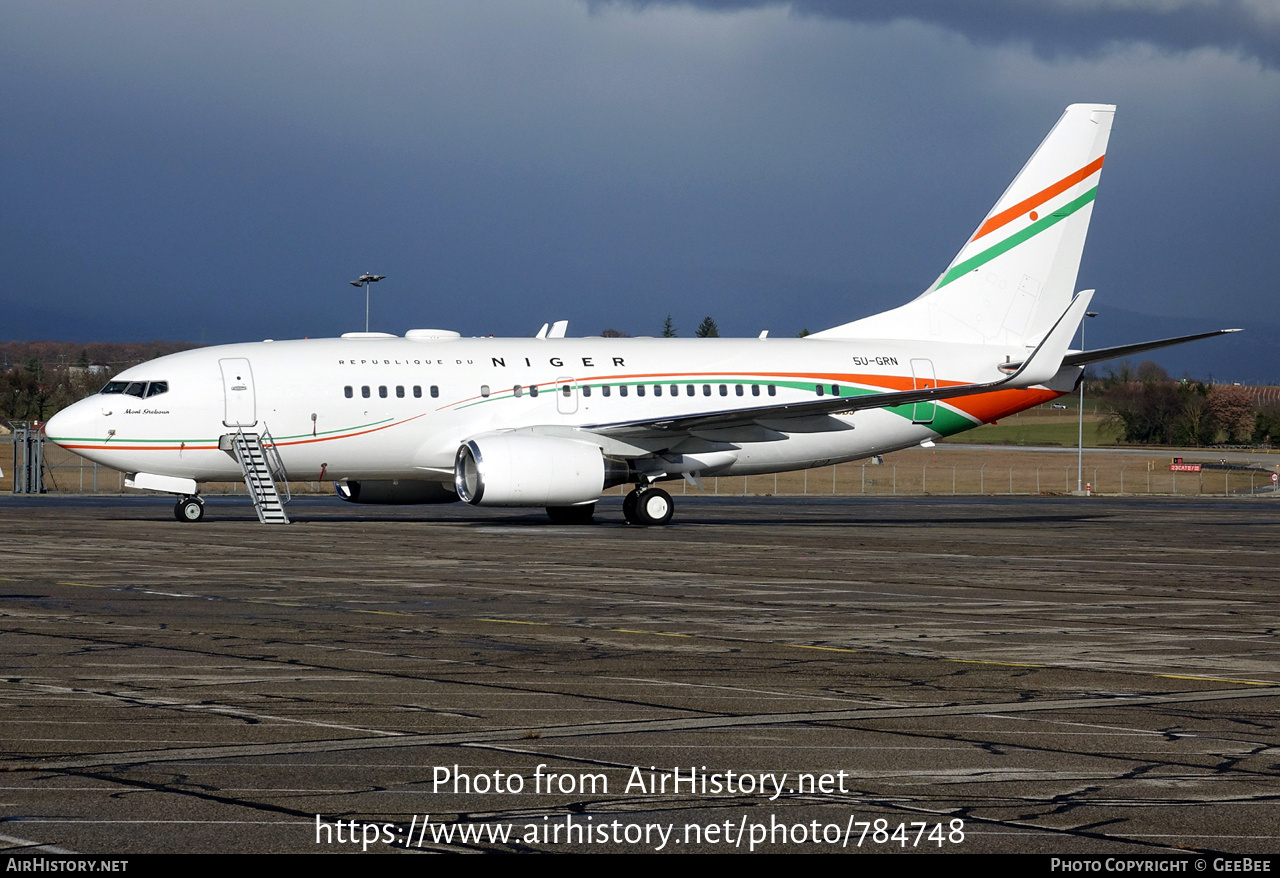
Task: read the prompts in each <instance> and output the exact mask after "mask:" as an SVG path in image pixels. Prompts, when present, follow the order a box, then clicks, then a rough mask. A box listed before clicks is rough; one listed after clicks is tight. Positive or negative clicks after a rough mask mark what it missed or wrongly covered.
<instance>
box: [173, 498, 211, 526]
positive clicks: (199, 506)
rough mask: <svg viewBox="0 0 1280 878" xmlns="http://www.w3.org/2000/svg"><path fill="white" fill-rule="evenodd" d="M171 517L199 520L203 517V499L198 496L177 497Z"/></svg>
mask: <svg viewBox="0 0 1280 878" xmlns="http://www.w3.org/2000/svg"><path fill="white" fill-rule="evenodd" d="M173 517H174V518H176V519H178V521H199V520H200V519H202V518H204V501H203V500H201V499H200V498H199V497H179V498H178V504H177V505H176V506H174V507H173Z"/></svg>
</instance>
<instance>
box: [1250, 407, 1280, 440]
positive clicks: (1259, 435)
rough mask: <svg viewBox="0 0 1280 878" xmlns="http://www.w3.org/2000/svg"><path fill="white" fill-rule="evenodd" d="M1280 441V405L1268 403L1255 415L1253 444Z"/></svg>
mask: <svg viewBox="0 0 1280 878" xmlns="http://www.w3.org/2000/svg"><path fill="white" fill-rule="evenodd" d="M1278 442H1280V405H1277V404H1276V403H1274V402H1272V403H1267V404H1266V405H1264V406H1262V407H1261V408H1259V409H1258V411H1257V412H1256V413H1255V414H1254V416H1253V444H1254V445H1275V444H1276V443H1278Z"/></svg>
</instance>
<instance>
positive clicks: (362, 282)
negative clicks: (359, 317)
mask: <svg viewBox="0 0 1280 878" xmlns="http://www.w3.org/2000/svg"><path fill="white" fill-rule="evenodd" d="M384 277H386V275H385V274H372V273H370V272H367V271H366V272H365V273H364V274H362V275H360V276H359V277H358V278H356V279H355V280H353V281H351V285H352V286H353V287H364V331H365V332H368V331H369V284H373V283H377V282H378V281H380V280H382V279H383V278H384Z"/></svg>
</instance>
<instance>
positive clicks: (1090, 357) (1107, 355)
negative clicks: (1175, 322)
mask: <svg viewBox="0 0 1280 878" xmlns="http://www.w3.org/2000/svg"><path fill="white" fill-rule="evenodd" d="M1233 332H1244V330H1243V329H1215V330H1214V331H1213V332H1199V333H1196V334H1195V335H1180V336H1178V337H1177V338H1162V339H1160V340H1159V341H1142V342H1138V343H1137V344H1122V345H1116V346H1115V347H1110V348H1098V349H1097V350H1092V351H1080V352H1079V353H1076V354H1067V356H1066V357H1065V358H1064V359H1063V361H1062V365H1064V366H1087V365H1089V364H1090V363H1102V362H1105V361H1107V360H1114V359H1116V358H1117V357H1127V356H1129V355H1131V354H1141V353H1145V352H1146V351H1154V350H1157V349H1158V348H1168V347H1173V346H1174V345H1176V344H1183V343H1184V342H1188V341H1199V340H1200V339H1202V338H1213V337H1214V336H1217V335H1229V334H1230V333H1233Z"/></svg>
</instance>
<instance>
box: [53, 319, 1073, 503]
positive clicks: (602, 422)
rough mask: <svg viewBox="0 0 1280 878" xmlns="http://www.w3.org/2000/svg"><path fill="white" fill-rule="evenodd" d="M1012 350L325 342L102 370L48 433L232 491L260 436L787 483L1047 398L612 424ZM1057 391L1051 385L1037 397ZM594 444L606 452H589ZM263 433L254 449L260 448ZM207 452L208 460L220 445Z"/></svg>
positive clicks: (878, 385) (981, 372) (434, 473)
mask: <svg viewBox="0 0 1280 878" xmlns="http://www.w3.org/2000/svg"><path fill="white" fill-rule="evenodd" d="M1025 354H1026V349H1025V348H1021V347H1017V348H1015V347H1011V348H1009V349H1008V350H1005V349H1004V348H1002V347H998V346H992V345H968V344H938V343H930V344H927V345H926V344H924V343H922V342H912V341H902V340H885V341H874V340H835V339H831V340H827V339H612V338H608V339H606V338H578V339H510V338H506V339H498V338H477V339H463V338H458V337H456V336H451V335H444V336H438V335H437V336H427V337H419V338H398V337H390V336H388V337H379V338H365V337H360V338H341V339H308V340H297V341H274V342H258V343H252V344H237V345H225V346H219V347H212V348H201V349H197V350H191V351H185V352H182V353H179V354H173V355H170V356H167V357H162V358H160V359H157V360H153V361H151V362H148V363H144V364H142V365H139V366H135V367H133V368H130V369H127V370H125V371H124V372H121V373H120V374H119V375H117V376H115V378H114V379H113V380H112V384H111V385H108V388H107V389H109V390H114V391H115V392H109V393H106V392H104V393H99V394H96V395H94V396H91V397H88V398H86V399H84V400H82V401H80V402H78V403H76V404H75V405H73V406H70V407H69V408H67V409H65V410H64V411H63V412H61V413H59V414H58V415H56V416H55V417H54V418H53V419H51V420H50V421H49V423H48V425H47V427H46V431H47V434H48V436H49V438H50V439H51V440H53V441H54V442H56V443H57V444H59V445H61V446H63V447H65V448H68V449H70V450H72V451H75V452H76V453H78V454H80V455H82V456H84V457H86V458H89V459H91V460H94V461H97V462H99V463H102V464H104V465H107V466H111V467H113V468H116V469H119V470H123V471H125V472H130V473H135V472H143V473H156V474H161V475H167V476H175V477H180V478H190V479H194V480H196V481H208V480H224V479H235V478H239V477H240V474H241V471H240V468H239V466H238V464H237V462H236V460H235V459H234V458H233V457H232V455H230V454H229V453H228V451H227V443H226V440H225V439H224V438H223V437H225V436H226V435H227V434H228V433H234V432H235V431H236V430H238V429H245V430H250V429H252V430H253V431H255V432H259V433H263V434H265V435H269V437H270V438H269V440H268V441H269V442H271V443H274V445H275V447H276V448H277V450H278V451H279V453H280V456H281V459H282V460H283V462H284V464H285V467H286V468H287V470H288V472H289V475H290V477H291V478H295V479H306V480H315V479H321V478H323V479H333V480H342V479H423V480H433V481H439V482H446V483H447V482H451V481H452V479H453V469H454V461H455V457H456V455H457V452H458V448H459V445H460V443H462V442H464V441H466V440H467V439H468V438H469V437H473V436H476V435H479V434H486V433H491V432H495V431H521V430H537V431H541V432H544V433H545V432H552V433H557V432H558V433H560V434H563V435H571V436H585V437H589V441H597V442H598V443H599V444H601V446H602V450H603V453H604V454H605V455H607V456H608V455H613V456H616V457H621V458H627V459H632V460H636V459H641V458H644V457H645V456H652V455H670V454H672V453H677V454H679V453H683V454H688V455H694V456H695V457H696V456H698V455H701V458H699V460H700V461H701V463H700V465H699V471H700V472H702V473H705V474H715V475H745V474H756V473H766V472H777V471H782V470H789V469H800V468H805V467H809V466H815V465H825V464H828V463H832V462H836V461H847V460H854V459H858V458H861V457H867V456H869V455H873V454H878V453H883V452H887V451H891V450H895V449H898V448H903V447H908V446H911V445H915V444H918V443H920V442H924V441H927V440H931V439H936V438H938V437H940V436H947V435H952V434H954V433H958V432H961V431H963V430H967V429H970V428H972V427H975V426H978V425H979V424H982V423H986V422H989V421H992V420H995V419H997V418H1000V417H1004V416H1006V415H1008V414H1011V413H1013V412H1017V411H1021V410H1023V409H1026V408H1029V407H1031V406H1034V405H1038V404H1040V403H1042V402H1045V401H1047V400H1049V399H1053V398H1055V397H1057V396H1059V395H1061V394H1062V393H1063V392H1065V391H1066V390H1069V389H1070V386H1071V385H1072V384H1073V383H1074V380H1075V373H1077V372H1078V370H1069V371H1070V372H1071V374H1064V375H1062V376H1059V378H1060V380H1055V381H1054V382H1051V385H1050V387H1034V388H1030V389H1023V390H1002V391H999V392H993V393H987V394H982V395H977V396H968V397H963V398H958V399H954V400H944V401H938V402H928V403H917V404H913V405H903V406H896V407H892V408H884V409H868V410H864V411H859V412H857V413H854V414H850V415H835V416H831V415H823V416H821V417H816V418H808V419H791V420H787V421H779V422H778V423H776V424H775V423H770V422H768V421H767V419H766V421H765V422H763V423H762V424H761V425H757V426H754V427H751V428H747V427H735V428H731V429H726V430H704V431H696V430H695V431H691V432H690V433H688V434H681V435H679V436H676V437H670V436H644V435H637V436H628V437H626V438H625V439H622V440H618V439H613V438H607V435H606V434H609V433H610V429H609V428H612V427H615V426H617V425H626V424H636V423H645V422H655V421H660V420H661V419H662V418H669V417H684V416H689V415H700V414H715V413H722V412H729V411H738V410H744V409H746V410H749V409H754V408H766V407H771V406H778V405H783V404H789V403H803V402H809V401H813V400H814V399H817V398H821V397H830V396H831V395H833V394H835V395H838V396H841V397H843V396H858V395H863V394H867V393H882V392H886V391H901V390H911V389H913V388H918V387H934V386H946V385H948V384H962V383H972V382H975V381H986V380H991V379H992V378H994V377H999V374H1000V373H999V371H998V369H997V368H996V367H997V364H999V363H1001V362H1005V361H1008V360H1010V359H1015V360H1016V359H1020V358H1022V357H1024V356H1025ZM1051 388H1056V389H1051ZM601 436H605V438H601ZM264 438H265V436H264ZM220 440H221V446H220Z"/></svg>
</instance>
